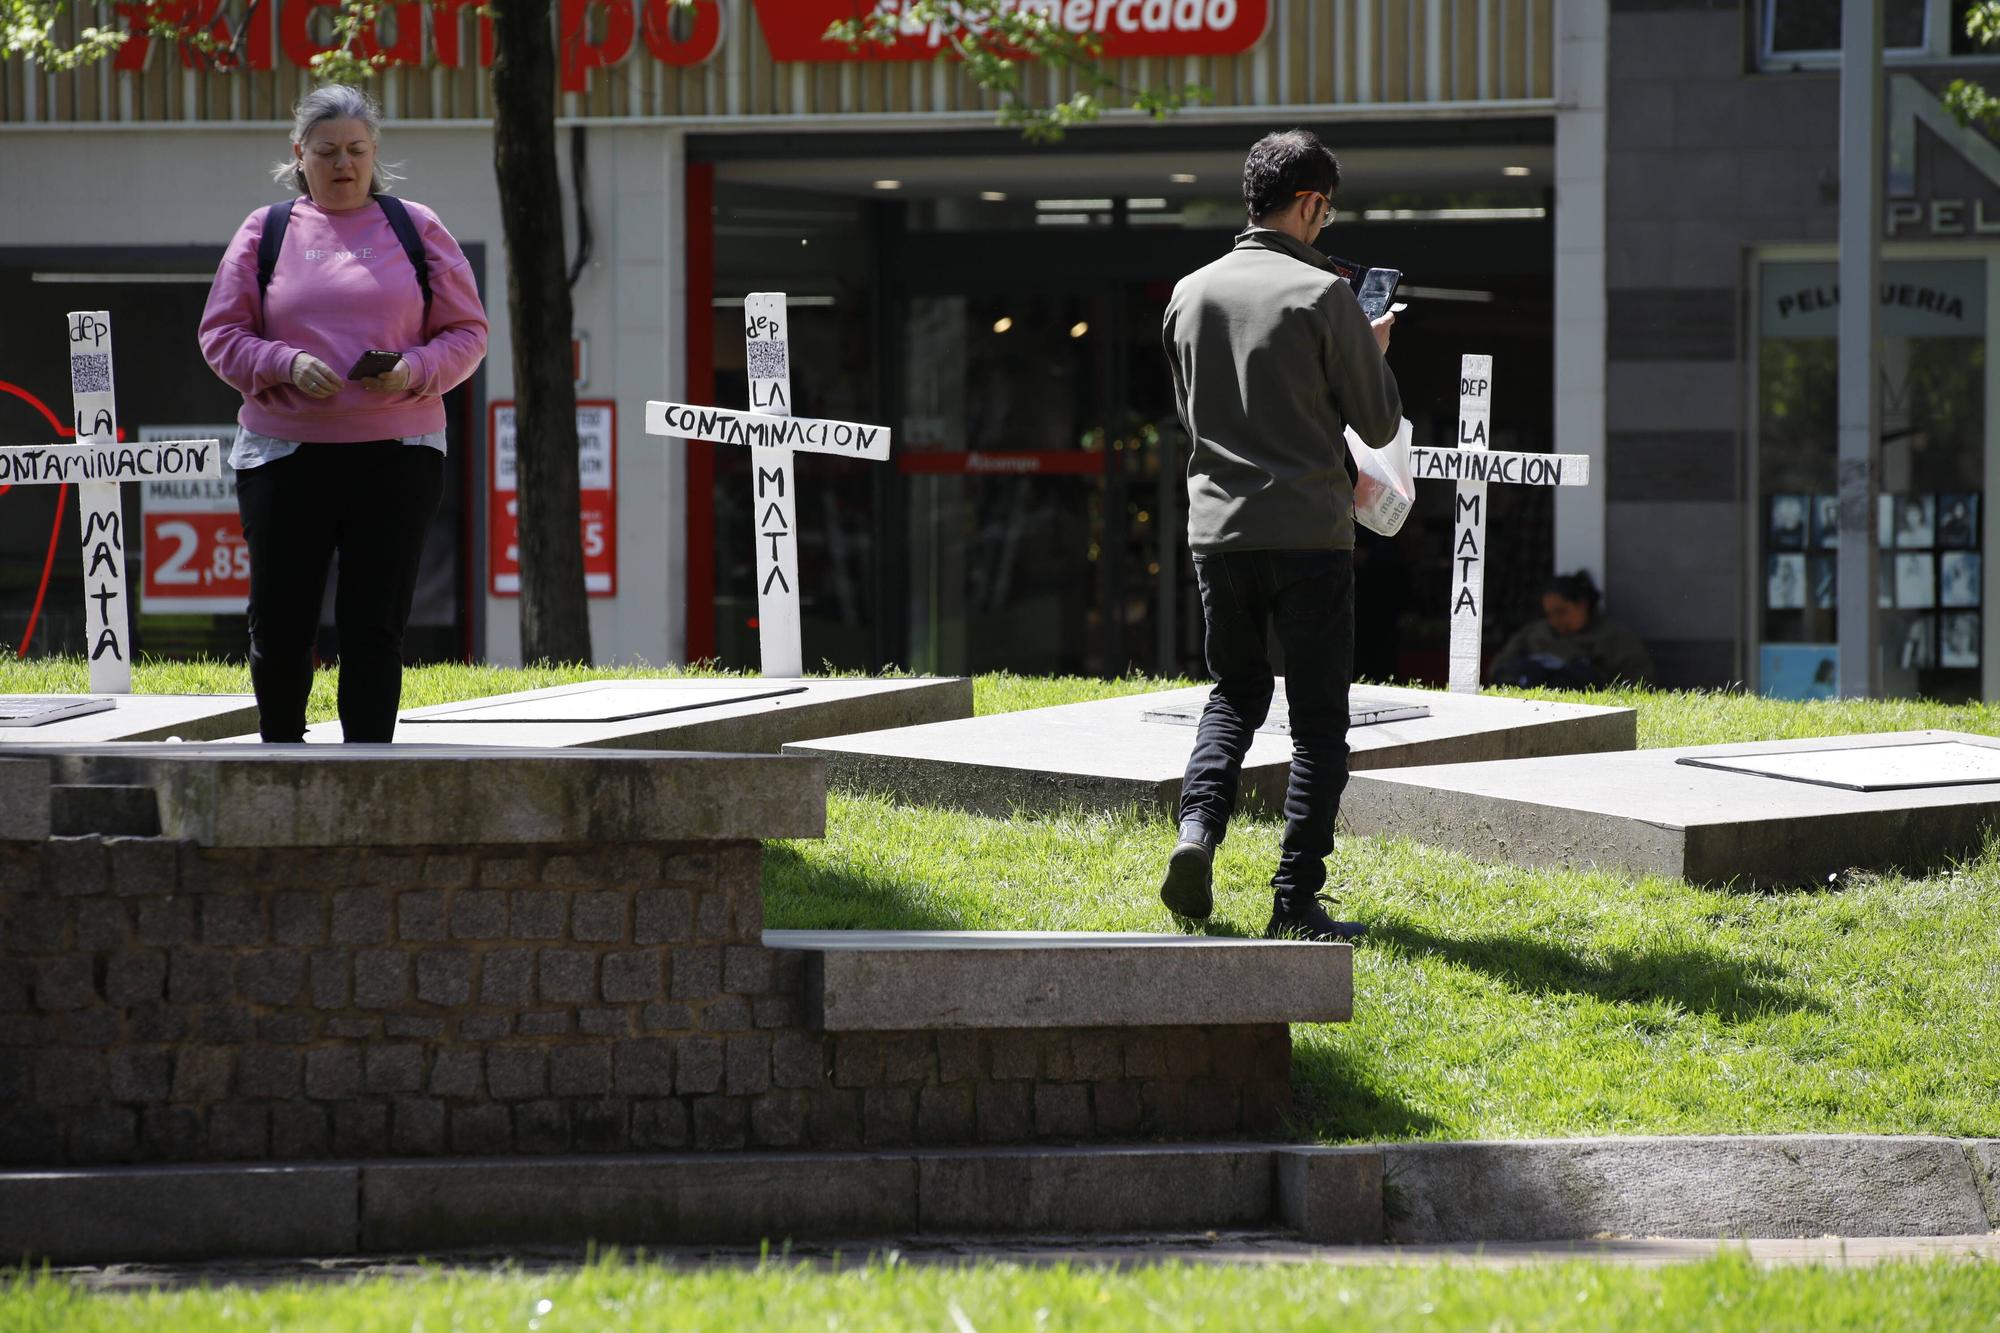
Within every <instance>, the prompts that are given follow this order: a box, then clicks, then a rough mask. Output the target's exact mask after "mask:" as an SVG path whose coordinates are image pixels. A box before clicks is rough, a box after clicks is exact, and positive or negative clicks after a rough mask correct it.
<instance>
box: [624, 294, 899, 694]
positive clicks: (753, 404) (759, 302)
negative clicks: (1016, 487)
mask: <svg viewBox="0 0 2000 1333" xmlns="http://www.w3.org/2000/svg"><path fill="white" fill-rule="evenodd" d="M790 347H791V341H790V337H789V325H788V324H787V322H786V317H785V294H784V293H783V292H752V293H751V294H750V295H749V296H747V297H745V298H744V299H743V352H744V365H745V367H746V368H747V370H748V371H749V376H750V410H749V411H748V412H735V411H731V410H730V409H729V408H726V407H698V406H694V405H691V404H688V403H659V402H649V403H647V404H646V433H647V434H649V435H667V436H673V437H677V438H680V439H684V440H708V441H711V442H713V443H716V444H740V445H747V446H749V448H750V449H751V450H752V451H753V452H752V455H751V468H752V470H753V471H754V473H755V475H756V479H757V480H756V487H755V493H754V495H753V497H752V498H753V502H754V505H755V508H754V509H753V510H752V513H753V514H754V515H755V520H754V524H755V526H754V528H753V531H754V532H755V534H756V539H757V555H756V561H755V567H756V570H757V639H758V655H759V657H760V658H761V659H762V664H763V672H764V674H765V675H766V676H800V675H804V674H805V654H804V648H803V645H802V644H801V642H800V632H799V547H798V535H797V534H798V493H797V488H796V487H795V486H794V485H793V484H792V454H793V452H794V451H796V450H800V449H803V450H805V451H806V452H807V453H817V454H838V455H840V456H841V457H844V458H865V459H867V460H869V461H870V462H876V463H880V462H883V461H886V460H887V459H888V457H889V428H888V427H887V426H860V425H856V424H854V423H853V422H851V421H821V420H816V419H814V418H811V417H795V416H793V415H792V373H791V358H790Z"/></svg>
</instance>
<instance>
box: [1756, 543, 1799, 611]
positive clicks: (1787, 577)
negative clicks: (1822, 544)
mask: <svg viewBox="0 0 2000 1333" xmlns="http://www.w3.org/2000/svg"><path fill="white" fill-rule="evenodd" d="M1805 604H1806V558H1805V557H1804V556H1803V555H1774V556H1772V557H1771V558H1770V560H1769V563H1768V565H1767V566H1766V568H1765V571H1764V605H1765V606H1767V607H1769V608H1770V609H1771V610H1773V611H1798V610H1801V609H1803V608H1804V606H1805Z"/></svg>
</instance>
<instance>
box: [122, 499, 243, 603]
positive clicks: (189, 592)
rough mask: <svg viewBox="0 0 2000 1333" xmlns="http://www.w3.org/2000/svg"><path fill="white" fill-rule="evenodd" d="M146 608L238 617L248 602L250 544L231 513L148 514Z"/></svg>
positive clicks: (240, 523)
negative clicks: (245, 539) (244, 538)
mask: <svg viewBox="0 0 2000 1333" xmlns="http://www.w3.org/2000/svg"><path fill="white" fill-rule="evenodd" d="M145 517H146V527H145V534H146V535H145V542H146V545H145V551H146V583H145V593H144V595H145V599H146V601H145V606H146V610H148V611H149V612H153V613H156V614H157V613H170V612H175V611H189V612H210V613H219V614H223V615H230V614H235V615H241V614H243V610H244V607H245V605H246V604H247V603H248V602H249V600H250V545H249V543H248V542H246V541H244V540H243V523H242V520H241V519H239V518H238V517H237V516H236V515H235V514H233V513H229V514H218V513H199V512H196V513H186V512H183V513H172V512H169V513H164V514H162V513H148V514H147V515H146V516H145Z"/></svg>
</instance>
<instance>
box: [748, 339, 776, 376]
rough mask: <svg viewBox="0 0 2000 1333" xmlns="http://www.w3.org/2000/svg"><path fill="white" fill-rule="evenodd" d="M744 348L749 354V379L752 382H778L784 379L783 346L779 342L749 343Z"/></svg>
mask: <svg viewBox="0 0 2000 1333" xmlns="http://www.w3.org/2000/svg"><path fill="white" fill-rule="evenodd" d="M744 346H745V347H746V348H748V349H749V352H750V378H751V379H753V380H779V379H783V378H785V375H786V373H787V371H786V369H785V344H783V343H780V342H751V343H745V344H744Z"/></svg>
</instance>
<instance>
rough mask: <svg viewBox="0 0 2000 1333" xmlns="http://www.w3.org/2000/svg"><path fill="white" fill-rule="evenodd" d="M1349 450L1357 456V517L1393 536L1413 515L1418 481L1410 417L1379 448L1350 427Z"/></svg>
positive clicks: (1355, 458)
mask: <svg viewBox="0 0 2000 1333" xmlns="http://www.w3.org/2000/svg"><path fill="white" fill-rule="evenodd" d="M1347 452H1348V453H1349V454H1352V455H1353V456H1354V469H1355V478H1354V520H1355V522H1357V523H1359V524H1360V525H1361V526H1362V527H1364V528H1367V529H1368V530H1369V531H1370V532H1379V533H1381V534H1382V535H1383V536H1384V537H1393V536H1395V535H1396V534H1397V533H1398V532H1400V531H1401V530H1402V527H1403V520H1404V519H1406V518H1408V517H1409V516H1410V505H1411V504H1412V503H1414V502H1415V500H1416V498H1417V484H1416V481H1415V480H1414V479H1413V478H1412V477H1411V476H1410V419H1409V418H1408V417H1404V418H1403V424H1402V425H1401V426H1398V427H1397V428H1396V438H1395V439H1393V440H1391V441H1389V443H1387V444H1385V445H1383V446H1382V447H1381V448H1380V449H1370V448H1369V447H1368V446H1367V445H1365V444H1363V443H1362V442H1361V437H1360V436H1359V435H1356V434H1355V433H1354V428H1353V427H1352V426H1350V427H1348V429H1347Z"/></svg>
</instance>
